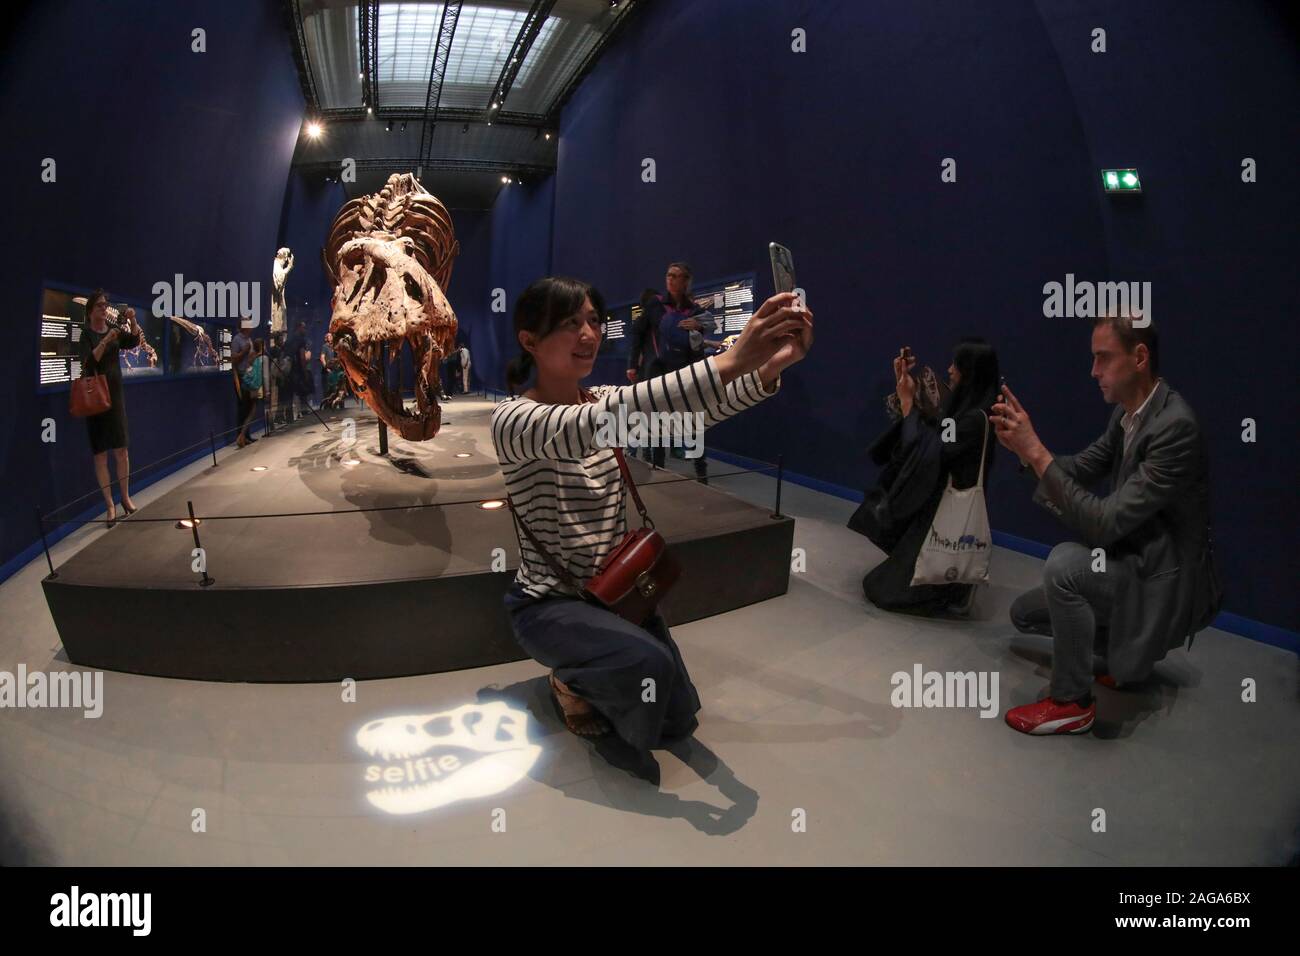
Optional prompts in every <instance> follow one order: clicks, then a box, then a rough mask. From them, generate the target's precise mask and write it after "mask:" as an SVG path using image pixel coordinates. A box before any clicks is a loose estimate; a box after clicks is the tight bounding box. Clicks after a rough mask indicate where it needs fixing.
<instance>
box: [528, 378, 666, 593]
mask: <svg viewBox="0 0 1300 956" xmlns="http://www.w3.org/2000/svg"><path fill="white" fill-rule="evenodd" d="M582 397H583V400H584V401H586V402H593V401H595V399H594V398H592V396H591V393H590V392H588V391H587V390H586V389H585V388H584V389H582ZM614 457H615V458H617V459H618V470H619V472H620V473H621V474H622V475H623V480H624V481H626V482H627V484H628V487H629V488H630V489H631V490H632V499H633V500H634V501H635V502H636V510H637V513H638V514H640V515H641V525H642V527H645V528H651V529H653V528H654V526H655V525H654V522H653V521H652V520H650V515H649V514H647V513H646V510H645V505H644V504H643V503H642V501H641V494H640V492H638V491H637V490H636V482H635V481H633V480H632V472H631V471H629V470H628V467H627V461H626V460H625V459H624V458H623V450H622V449H620V448H615V449H614ZM506 507H507V508H509V509H510V513H511V514H513V515H514V516H515V518H516V520H518V522H519V526H520V527H521V528H523V529H524V534H525V535H527V536H528V540H529V542H530V543H531V544H532V546H533V548H534V549H535V550H536V551H537V553H538V554H540V555H541V556H542V557H543V558H544V559H545V561H546V563H547V564H548V565H550V568H551V570H552V571H554V572H555V575H556V577H558V578H559V579H560V580H561V581H563V582H564V583H565V584H567V585H568V586H569V587H571V588H573V589H574V590H575V591H577V592H578V593H579V594H582V595H584V596H585V595H586V594H587V589H586V587H584V586H583V584H582V582H580V581H579V580H578V579H577V578H575V577H574V576H573V575H572V574H570V573H569V572H568V571H567V570H565V569H564V568H563V567H561V566H560V563H559V562H558V561H556V560H555V558H554V556H553V555H552V554H551V553H550V552H549V551H547V550H546V548H545V547H544V546H543V545H542V543H541V542H540V541H539V540H537V535H535V534H533V530H532V528H530V527H528V522H526V521H525V520H524V518H523V515H521V514H520V513H519V512H518V511H516V510H515V504H514V500H513V499H512V498H511V497H510V492H509V491H507V492H506Z"/></svg>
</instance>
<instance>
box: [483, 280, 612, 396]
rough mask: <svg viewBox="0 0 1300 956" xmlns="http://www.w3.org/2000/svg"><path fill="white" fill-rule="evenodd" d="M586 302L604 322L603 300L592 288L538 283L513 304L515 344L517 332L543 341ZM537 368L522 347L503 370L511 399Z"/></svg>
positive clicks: (564, 282) (569, 283)
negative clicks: (531, 334)
mask: <svg viewBox="0 0 1300 956" xmlns="http://www.w3.org/2000/svg"><path fill="white" fill-rule="evenodd" d="M587 299H590V300H591V304H592V307H593V308H594V309H595V310H596V314H597V315H599V316H600V317H601V322H604V321H605V299H604V297H603V296H602V295H601V294H600V293H599V292H598V291H596V288H595V286H593V285H591V284H590V283H588V282H583V281H582V280H581V279H571V278H569V277H567V276H546V277H545V278H542V279H538V280H537V281H536V282H534V283H533V284H532V285H530V286H529V287H528V288H527V289H525V290H524V291H523V294H522V295H520V296H519V301H518V302H516V303H515V321H514V328H515V340H516V341H518V339H519V333H520V332H532V333H533V334H534V335H535V336H537V338H538V339H544V338H546V336H548V335H550V334H551V333H552V332H553V331H555V328H556V326H558V325H559V324H560V323H561V322H563V321H564V320H565V319H567V318H569V316H571V315H576V314H577V313H578V312H580V311H581V310H582V306H583V303H584V302H586V300H587ZM536 364H537V363H536V360H535V359H534V358H533V354H532V353H531V352H529V351H527V350H526V349H522V347H521V351H520V352H519V354H518V355H516V356H515V357H514V358H513V359H511V360H510V364H509V365H507V366H506V385H507V386H508V387H509V389H510V394H511V395H515V394H517V392H518V390H519V388H520V386H522V385H523V384H524V383H525V382H527V381H528V378H529V376H530V375H531V373H532V370H533V368H534V367H535V366H536Z"/></svg>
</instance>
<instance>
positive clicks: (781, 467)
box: [772, 454, 785, 518]
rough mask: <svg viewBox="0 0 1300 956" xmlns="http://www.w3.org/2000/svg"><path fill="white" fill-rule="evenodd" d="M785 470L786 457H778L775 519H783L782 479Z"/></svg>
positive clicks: (773, 515)
mask: <svg viewBox="0 0 1300 956" xmlns="http://www.w3.org/2000/svg"><path fill="white" fill-rule="evenodd" d="M784 470H785V455H784V454H781V455H777V456H776V510H775V511H774V512H773V513H772V517H773V518H780V517H783V515H782V514H781V479H782V477H783V474H782V473H783V472H784Z"/></svg>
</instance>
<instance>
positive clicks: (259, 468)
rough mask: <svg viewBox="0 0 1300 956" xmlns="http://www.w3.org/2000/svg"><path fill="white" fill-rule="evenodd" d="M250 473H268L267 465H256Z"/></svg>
mask: <svg viewBox="0 0 1300 956" xmlns="http://www.w3.org/2000/svg"><path fill="white" fill-rule="evenodd" d="M248 470H249V471H266V465H254V466H253V467H252V468H250V469H248Z"/></svg>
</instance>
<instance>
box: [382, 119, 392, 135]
mask: <svg viewBox="0 0 1300 956" xmlns="http://www.w3.org/2000/svg"><path fill="white" fill-rule="evenodd" d="M392 131H393V121H392V120H389V121H388V122H387V123H385V124H384V132H385V133H391V132H392Z"/></svg>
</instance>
